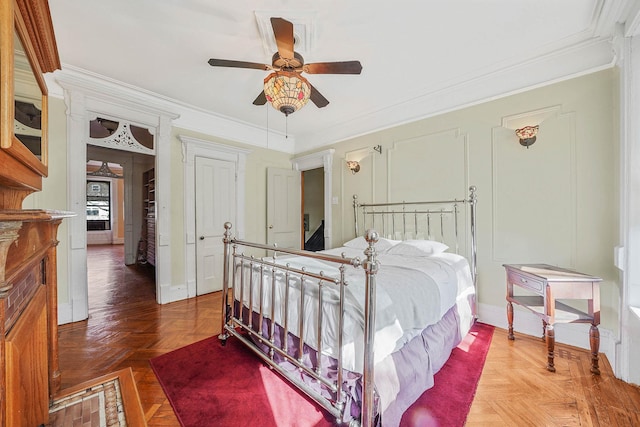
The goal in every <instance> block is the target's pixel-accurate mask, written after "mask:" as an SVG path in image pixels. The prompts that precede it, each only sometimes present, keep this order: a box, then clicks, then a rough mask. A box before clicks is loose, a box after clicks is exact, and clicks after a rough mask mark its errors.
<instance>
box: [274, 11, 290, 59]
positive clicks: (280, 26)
mask: <svg viewBox="0 0 640 427" xmlns="http://www.w3.org/2000/svg"><path fill="white" fill-rule="evenodd" d="M271 26H272V27H273V35H274V36H275V37H276V44H277V45H278V53H279V54H280V58H283V59H292V58H293V42H294V41H293V24H292V23H291V22H289V21H287V20H285V19H282V18H271Z"/></svg>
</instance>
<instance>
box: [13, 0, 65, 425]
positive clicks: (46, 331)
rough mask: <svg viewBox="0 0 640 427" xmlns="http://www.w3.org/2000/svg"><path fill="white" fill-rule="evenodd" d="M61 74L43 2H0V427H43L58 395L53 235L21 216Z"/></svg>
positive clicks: (51, 218)
mask: <svg viewBox="0 0 640 427" xmlns="http://www.w3.org/2000/svg"><path fill="white" fill-rule="evenodd" d="M57 68H60V61H59V59H58V52H57V47H56V44H55V38H54V35H53V26H52V23H51V17H50V14H49V5H48V3H47V1H46V0H4V1H0V426H12V427H21V426H30V427H32V426H38V425H41V424H46V423H47V421H48V414H49V402H50V400H51V399H52V398H53V396H54V395H55V394H56V393H57V391H58V390H59V388H60V372H59V368H58V304H57V299H58V294H57V282H56V245H57V244H58V241H57V238H56V234H57V229H58V225H59V224H60V222H61V221H62V218H63V217H65V216H67V214H66V213H63V212H54V211H44V210H22V203H23V201H24V198H25V197H26V196H27V195H29V194H30V193H32V192H34V191H38V190H40V189H41V188H42V179H43V177H46V176H47V174H48V170H49V169H48V168H49V164H48V156H47V87H46V85H45V82H44V76H43V73H46V72H51V71H54V70H55V69H57Z"/></svg>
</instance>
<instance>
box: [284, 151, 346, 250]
mask: <svg viewBox="0 0 640 427" xmlns="http://www.w3.org/2000/svg"><path fill="white" fill-rule="evenodd" d="M335 151H336V150H335V149H333V148H330V149H328V150H324V151H319V152H317V153H312V154H307V155H305V156H300V157H295V158H294V159H293V160H292V163H293V168H294V169H295V170H297V171H298V172H302V171H306V170H310V169H318V168H324V247H325V249H331V248H333V246H332V245H331V242H332V237H331V236H332V230H333V226H332V224H333V218H332V205H333V197H332V192H331V189H332V188H333V187H332V176H333V153H334V152H335ZM301 203H302V201H301ZM301 215H302V213H301ZM300 221H301V222H302V218H301V219H300Z"/></svg>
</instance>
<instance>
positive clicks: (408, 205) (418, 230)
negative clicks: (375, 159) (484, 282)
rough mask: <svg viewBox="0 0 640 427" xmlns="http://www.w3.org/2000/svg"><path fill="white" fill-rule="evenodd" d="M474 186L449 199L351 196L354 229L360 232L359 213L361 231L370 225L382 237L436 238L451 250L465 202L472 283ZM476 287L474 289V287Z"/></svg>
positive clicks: (474, 273)
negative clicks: (365, 199) (378, 199)
mask: <svg viewBox="0 0 640 427" xmlns="http://www.w3.org/2000/svg"><path fill="white" fill-rule="evenodd" d="M476 203H477V196H476V187H475V186H474V185H472V186H470V187H469V196H468V197H467V198H463V199H453V200H427V201H410V202H407V201H401V202H387V203H360V202H359V201H358V196H357V195H354V196H353V214H354V220H355V223H354V225H355V233H356V236H360V231H361V230H360V224H359V222H358V217H359V214H361V215H362V219H363V227H362V231H364V230H366V229H367V228H373V229H375V230H376V231H378V233H379V234H380V236H382V237H386V238H389V239H396V240H409V239H417V240H438V241H440V242H443V243H446V244H447V245H448V246H449V247H451V248H452V249H453V250H454V251H455V253H459V251H460V237H459V233H458V231H459V230H458V228H459V227H458V220H459V217H460V216H461V212H460V205H468V206H469V226H470V228H469V231H470V234H471V248H470V251H469V254H468V259H469V265H470V267H471V274H472V277H473V284H474V286H476V285H477V264H476V261H477V258H476V252H477V241H476ZM476 290H477V289H476Z"/></svg>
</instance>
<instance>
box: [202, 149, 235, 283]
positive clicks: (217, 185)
mask: <svg viewBox="0 0 640 427" xmlns="http://www.w3.org/2000/svg"><path fill="white" fill-rule="evenodd" d="M195 174H196V190H195V195H196V200H195V203H196V295H203V294H206V293H209V292H214V291H219V290H221V289H222V263H223V250H224V245H223V243H222V238H223V234H224V223H225V222H227V221H229V222H231V223H234V222H235V219H236V209H235V207H236V179H235V175H236V171H235V163H234V162H229V161H224V160H215V159H209V158H206V157H196V158H195Z"/></svg>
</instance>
